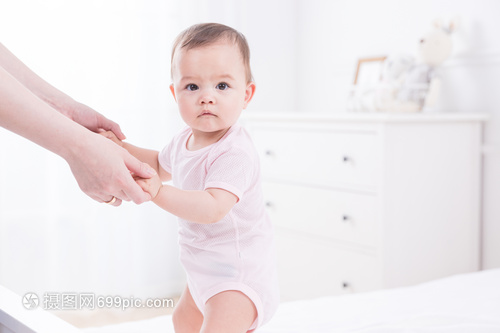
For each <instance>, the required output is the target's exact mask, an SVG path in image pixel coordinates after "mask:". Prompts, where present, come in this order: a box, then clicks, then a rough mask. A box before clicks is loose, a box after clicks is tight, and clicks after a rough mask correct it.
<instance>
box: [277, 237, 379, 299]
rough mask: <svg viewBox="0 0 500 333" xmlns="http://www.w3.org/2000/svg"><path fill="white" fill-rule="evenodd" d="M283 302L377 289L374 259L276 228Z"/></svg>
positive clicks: (376, 271) (367, 255)
mask: <svg viewBox="0 0 500 333" xmlns="http://www.w3.org/2000/svg"><path fill="white" fill-rule="evenodd" d="M276 246H277V258H278V276H279V282H280V291H281V298H282V301H291V300H296V299H306V298H313V297H321V296H326V295H338V294H344V293H352V292H363V291H369V290H374V289H377V288H380V283H381V282H380V279H379V278H378V277H379V276H380V273H379V271H378V269H377V267H378V266H377V260H376V257H375V256H371V255H369V254H364V253H359V252H353V251H349V250H346V249H342V248H338V247H335V246H332V245H331V244H329V243H328V242H324V241H322V240H317V239H313V238H308V237H304V236H303V235H299V234H296V233H293V232H289V231H286V230H283V229H281V228H276Z"/></svg>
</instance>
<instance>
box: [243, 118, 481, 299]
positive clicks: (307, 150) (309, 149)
mask: <svg viewBox="0 0 500 333" xmlns="http://www.w3.org/2000/svg"><path fill="white" fill-rule="evenodd" d="M484 120H485V117H484V116H483V115H472V114H471V115H466V114H441V115H439V114H432V115H427V114H411V115H407V114H402V115H397V114H392V115H391V114H340V115H330V116H325V115H319V114H318V115H314V114H298V113H292V114H252V113H248V114H246V115H245V116H244V117H243V118H242V123H243V125H244V126H245V127H246V128H247V129H248V130H249V131H250V133H251V135H252V137H253V140H254V142H255V145H256V146H257V149H258V150H259V152H260V154H261V166H262V175H263V187H264V195H265V200H266V205H267V206H268V209H269V213H270V215H271V219H272V220H273V223H274V225H275V228H276V238H277V251H278V270H279V275H280V284H281V294H282V300H285V301H286V300H293V299H303V298H311V297H317V296H323V295H332V294H340V293H345V292H359V291H368V290H374V289H380V288H391V287H398V286H404V285H411V284H415V283H419V282H423V281H428V280H431V279H435V278H439V277H443V276H447V275H451V274H456V273H462V272H469V271H474V270H477V269H479V267H480V193H481V192H480V181H481V141H482V140H481V137H482V122H483V121H484Z"/></svg>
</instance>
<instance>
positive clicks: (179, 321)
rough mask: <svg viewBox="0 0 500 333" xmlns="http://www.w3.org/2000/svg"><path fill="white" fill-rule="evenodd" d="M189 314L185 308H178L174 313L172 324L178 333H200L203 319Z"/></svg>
mask: <svg viewBox="0 0 500 333" xmlns="http://www.w3.org/2000/svg"><path fill="white" fill-rule="evenodd" d="M197 317H198V316H196V315H193V314H192V313H189V311H186V309H185V308H184V307H182V306H181V307H179V306H177V307H176V308H175V309H174V312H173V313H172V323H173V324H174V330H175V332H176V333H194V332H196V333H199V332H200V329H201V325H202V323H203V319H201V321H200V319H199V318H197Z"/></svg>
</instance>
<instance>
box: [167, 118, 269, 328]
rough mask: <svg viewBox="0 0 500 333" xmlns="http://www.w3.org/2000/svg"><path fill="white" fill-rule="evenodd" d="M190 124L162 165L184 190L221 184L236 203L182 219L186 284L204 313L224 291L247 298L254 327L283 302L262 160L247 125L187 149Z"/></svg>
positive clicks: (237, 126)
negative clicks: (204, 216) (211, 216)
mask: <svg viewBox="0 0 500 333" xmlns="http://www.w3.org/2000/svg"><path fill="white" fill-rule="evenodd" d="M191 134H192V131H191V129H190V128H189V127H187V128H185V129H184V130H182V131H181V132H180V133H179V134H178V135H176V136H175V137H174V139H173V140H172V142H171V143H170V144H169V145H168V146H167V147H165V148H164V149H163V150H162V152H161V153H160V155H159V162H160V165H161V167H162V168H163V169H165V171H167V172H169V173H170V174H171V175H172V181H173V185H174V186H175V187H177V188H180V189H183V190H205V189H208V188H220V189H224V190H226V191H229V192H231V193H233V194H234V195H235V196H237V197H238V202H237V203H236V204H235V205H234V207H233V208H232V209H231V211H230V212H229V213H228V214H227V215H226V216H225V217H224V218H223V219H222V220H220V221H218V222H216V223H213V224H200V223H194V222H190V221H187V220H183V219H180V218H179V244H180V259H181V262H182V264H183V266H184V268H185V270H186V272H187V279H188V287H189V291H190V292H191V295H192V296H193V299H194V301H195V302H196V305H197V306H198V308H199V309H200V311H201V312H202V313H204V308H205V303H206V301H207V300H208V299H209V298H211V297H212V296H214V295H216V294H218V293H220V292H222V291H226V290H237V291H241V292H242V293H244V294H245V295H246V296H248V297H249V298H250V299H251V300H252V301H253V303H254V304H255V307H256V308H257V313H258V315H257V320H256V321H255V323H254V324H253V326H252V327H251V329H255V328H257V327H259V326H261V325H262V324H264V323H266V322H267V321H269V319H270V318H271V317H272V315H273V314H274V312H275V311H276V308H277V306H278V303H279V288H278V282H277V275H276V260H275V250H274V238H273V227H272V224H271V221H270V219H269V217H268V215H267V212H266V210H265V205H264V199H263V196H262V189H261V180H260V166H259V158H258V155H257V152H256V150H255V147H254V145H253V142H252V140H251V138H250V136H249V135H248V133H247V132H246V130H245V129H244V128H242V127H241V126H240V125H238V124H236V125H234V126H232V127H231V128H230V129H229V130H228V131H227V133H226V134H225V135H224V136H223V137H222V138H221V139H220V140H219V141H218V142H216V143H214V144H212V145H210V146H207V147H205V148H202V149H199V150H195V151H189V150H187V148H186V144H187V141H188V139H189V137H190V136H191Z"/></svg>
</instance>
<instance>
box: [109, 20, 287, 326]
mask: <svg viewBox="0 0 500 333" xmlns="http://www.w3.org/2000/svg"><path fill="white" fill-rule="evenodd" d="M171 65H172V73H171V75H172V81H173V83H172V85H171V86H170V90H171V92H172V94H173V95H174V98H175V100H176V101H177V104H178V106H179V111H180V114H181V117H182V119H183V120H184V122H185V123H186V124H187V127H186V128H185V129H184V130H182V131H181V132H180V133H178V134H177V135H176V136H175V137H174V138H173V140H172V141H171V142H170V144H169V145H168V146H166V147H165V148H164V149H163V150H162V151H161V152H160V153H159V152H157V151H152V150H147V149H143V148H138V147H135V146H132V145H130V144H128V143H125V142H121V141H120V140H118V139H117V138H116V137H115V136H114V135H113V133H112V132H106V133H104V135H105V136H107V137H108V138H110V139H112V140H114V141H115V142H116V143H118V144H119V145H121V146H122V147H124V148H125V149H127V150H128V151H129V152H130V153H132V154H133V155H134V156H136V157H137V158H138V159H140V160H142V161H143V162H146V163H148V164H149V165H150V166H152V167H153V168H155V169H156V170H157V173H158V174H157V175H156V176H155V177H153V178H151V179H138V180H137V182H138V184H139V185H140V186H141V187H142V188H143V190H144V191H146V192H148V193H149V194H150V195H151V197H152V201H153V202H154V203H155V204H156V205H158V206H159V207H161V208H163V209H164V210H166V211H168V212H170V213H172V214H174V215H176V216H178V217H179V244H180V259H181V262H182V264H183V266H184V268H185V270H186V273H187V287H186V289H185V290H184V292H183V294H182V296H181V298H180V300H179V302H178V304H177V306H176V308H175V311H174V314H173V322H174V327H175V331H176V332H200V331H201V332H217V333H222V332H231V333H234V332H247V331H249V332H251V331H254V330H255V329H256V328H257V327H259V326H260V325H262V324H264V323H265V322H267V321H269V319H270V318H271V317H272V315H273V314H274V312H275V310H276V308H277V306H278V302H279V295H278V294H279V290H278V283H277V277H276V264H275V256H274V240H273V228H272V225H271V222H270V220H269V218H268V216H267V213H266V211H265V207H264V200H263V196H262V190H261V184H260V169H259V159H258V155H257V152H256V150H255V148H254V146H253V143H252V140H251V139H250V137H249V135H248V133H247V132H246V131H245V129H243V128H242V127H241V126H240V125H239V124H238V123H237V121H238V118H239V116H240V114H241V112H242V110H243V109H245V108H246V107H247V105H248V103H249V102H250V100H251V99H252V97H253V95H254V92H255V83H254V82H252V73H251V70H250V51H249V47H248V44H247V42H246V39H245V37H244V36H243V35H242V34H241V33H239V32H238V31H236V30H234V29H232V28H230V27H227V26H225V25H221V24H215V23H210V24H198V25H194V26H192V27H190V28H188V29H187V30H185V31H183V32H182V33H181V34H180V35H179V36H178V37H177V39H176V40H175V43H174V46H173V50H172V59H171ZM169 180H172V182H173V186H170V185H163V183H162V182H166V181H169Z"/></svg>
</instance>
